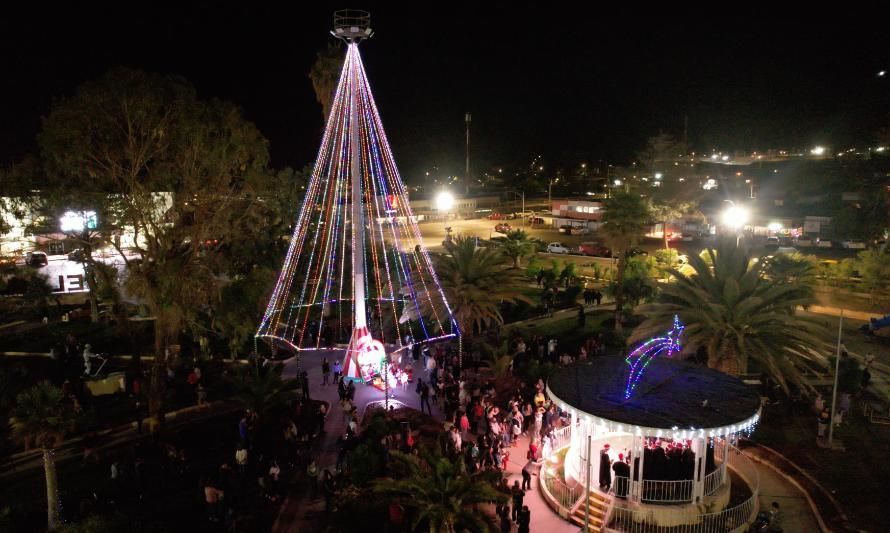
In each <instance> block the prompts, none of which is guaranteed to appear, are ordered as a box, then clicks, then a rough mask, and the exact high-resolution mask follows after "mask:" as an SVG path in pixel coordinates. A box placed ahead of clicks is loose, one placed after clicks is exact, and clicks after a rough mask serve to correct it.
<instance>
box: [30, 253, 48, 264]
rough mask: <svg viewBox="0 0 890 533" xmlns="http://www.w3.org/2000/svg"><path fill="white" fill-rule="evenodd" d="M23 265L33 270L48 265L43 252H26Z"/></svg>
mask: <svg viewBox="0 0 890 533" xmlns="http://www.w3.org/2000/svg"><path fill="white" fill-rule="evenodd" d="M25 264H26V265H28V266H30V267H35V268H40V267H45V266H46V265H48V264H49V258H48V257H47V256H46V253H44V252H28V255H27V257H26V259H25Z"/></svg>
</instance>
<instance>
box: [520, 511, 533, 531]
mask: <svg viewBox="0 0 890 533" xmlns="http://www.w3.org/2000/svg"><path fill="white" fill-rule="evenodd" d="M531 521H532V512H531V511H529V509H528V505H523V506H522V511H520V512H519V533H529V529H528V528H529V524H531Z"/></svg>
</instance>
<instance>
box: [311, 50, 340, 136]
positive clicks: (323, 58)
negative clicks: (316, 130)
mask: <svg viewBox="0 0 890 533" xmlns="http://www.w3.org/2000/svg"><path fill="white" fill-rule="evenodd" d="M343 59H344V54H343V47H342V46H340V44H339V42H337V43H331V44H328V46H327V48H325V49H323V50H319V52H318V55H317V56H316V58H315V63H313V64H312V68H311V69H309V79H310V80H312V88H313V89H315V100H316V101H318V103H319V104H321V111H322V113H324V120H325V122H327V120H328V116H330V114H331V106H332V105H333V103H334V92H335V91H336V90H337V82H338V81H339V80H340V71H341V70H342V69H343Z"/></svg>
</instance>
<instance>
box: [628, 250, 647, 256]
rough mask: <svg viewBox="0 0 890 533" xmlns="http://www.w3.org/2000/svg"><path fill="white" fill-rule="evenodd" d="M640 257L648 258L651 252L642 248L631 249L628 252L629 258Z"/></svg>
mask: <svg viewBox="0 0 890 533" xmlns="http://www.w3.org/2000/svg"><path fill="white" fill-rule="evenodd" d="M638 255H643V256H646V255H649V252H647V251H646V250H643V249H642V248H630V249H628V250H627V256H628V257H636V256H638Z"/></svg>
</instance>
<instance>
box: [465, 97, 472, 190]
mask: <svg viewBox="0 0 890 533" xmlns="http://www.w3.org/2000/svg"><path fill="white" fill-rule="evenodd" d="M471 118H472V117H471V116H470V114H469V113H466V114H465V115H464V121H466V123H467V168H466V178H465V179H466V182H465V183H466V192H467V194H469V193H470V119H471Z"/></svg>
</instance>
